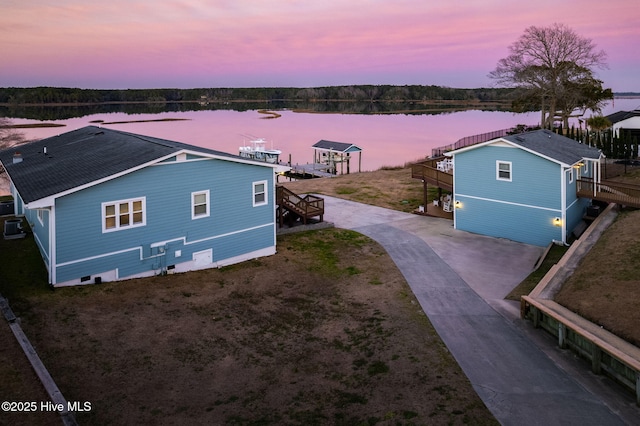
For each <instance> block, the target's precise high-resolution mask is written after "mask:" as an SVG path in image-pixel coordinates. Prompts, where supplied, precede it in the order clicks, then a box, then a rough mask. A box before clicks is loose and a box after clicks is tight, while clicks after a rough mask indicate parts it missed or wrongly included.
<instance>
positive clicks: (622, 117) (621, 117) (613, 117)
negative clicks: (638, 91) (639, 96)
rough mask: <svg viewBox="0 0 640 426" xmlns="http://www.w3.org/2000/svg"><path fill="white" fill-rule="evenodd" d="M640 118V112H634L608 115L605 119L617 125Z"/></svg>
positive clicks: (618, 112)
mask: <svg viewBox="0 0 640 426" xmlns="http://www.w3.org/2000/svg"><path fill="white" fill-rule="evenodd" d="M638 116H640V110H634V111H617V112H614V113H613V114H609V115H607V116H606V117H605V118H606V119H607V120H609V121H610V122H611V124H616V123H618V122H620V121H623V120H626V119H628V118H632V117H638Z"/></svg>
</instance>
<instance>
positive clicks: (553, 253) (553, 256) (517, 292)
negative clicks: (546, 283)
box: [505, 244, 569, 301]
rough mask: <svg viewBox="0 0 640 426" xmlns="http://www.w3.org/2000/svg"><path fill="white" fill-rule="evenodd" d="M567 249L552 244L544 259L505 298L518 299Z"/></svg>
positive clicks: (536, 282) (530, 288)
mask: <svg viewBox="0 0 640 426" xmlns="http://www.w3.org/2000/svg"><path fill="white" fill-rule="evenodd" d="M567 250H569V247H565V246H559V245H556V244H554V245H553V246H551V249H550V250H549V252H548V253H547V255H546V257H545V258H544V261H543V262H542V264H541V265H540V267H539V268H538V269H536V270H535V271H533V272H532V273H530V274H529V276H528V277H527V278H525V279H524V280H523V281H522V282H521V283H520V284H518V286H517V287H516V288H514V289H513V290H511V292H510V293H509V294H508V295H507V297H505V299H507V300H516V301H519V300H520V297H521V296H525V295H527V294H529V293H531V291H532V290H533V289H534V288H535V287H536V286H537V285H538V283H539V282H540V280H542V278H543V277H544V276H545V275H546V273H547V272H549V269H551V267H553V265H555V264H556V263H558V262H559V261H560V259H562V256H564V254H565V253H566V252H567Z"/></svg>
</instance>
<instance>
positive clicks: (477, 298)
mask: <svg viewBox="0 0 640 426" xmlns="http://www.w3.org/2000/svg"><path fill="white" fill-rule="evenodd" d="M323 198H324V199H325V220H326V221H329V222H333V223H334V224H335V226H336V227H340V228H347V229H353V230H355V231H358V232H360V233H362V234H365V235H367V236H369V237H371V238H373V239H374V240H376V241H378V242H379V243H380V244H381V245H382V246H383V247H384V248H385V249H386V250H387V252H388V253H389V255H390V256H391V257H392V259H393V260H394V262H395V263H396V265H397V266H398V268H399V269H400V271H401V272H402V274H403V275H404V277H405V279H406V280H407V282H408V283H409V285H410V286H411V289H412V290H413V292H414V294H415V296H416V298H417V299H418V301H419V302H420V304H421V306H422V308H423V310H424V312H425V313H426V314H427V316H428V317H429V319H430V321H431V323H432V324H433V326H434V327H435V329H436V331H437V332H438V334H439V335H440V337H441V338H442V340H443V342H444V343H445V344H446V346H447V348H448V349H449V351H450V352H451V353H452V354H453V356H454V358H455V359H456V361H457V362H458V364H459V365H460V367H461V368H462V370H463V371H464V373H465V374H466V375H467V377H468V378H469V380H470V381H471V384H472V385H473V387H474V389H475V390H476V392H477V393H478V395H479V396H480V398H482V400H483V401H484V403H485V404H486V405H487V407H488V408H489V410H491V412H492V413H493V415H494V416H495V417H496V419H497V420H498V421H499V422H500V423H501V424H503V425H522V424H528V425H534V424H539V425H618V424H620V425H622V424H633V423H635V422H634V421H633V420H636V421H637V420H638V419H639V418H640V417H635V418H634V416H635V415H636V414H637V413H638V411H635V410H634V408H630V407H625V410H623V411H624V412H623V413H621V412H620V410H619V409H618V408H619V406H620V405H616V403H614V404H607V403H606V402H607V401H605V400H603V398H602V395H600V394H594V393H593V392H592V390H591V389H589V386H585V385H584V383H585V382H584V380H583V379H582V378H578V379H576V377H575V374H577V373H576V371H577V370H576V369H573V370H572V371H571V373H572V374H570V373H569V372H568V370H567V369H563V368H561V366H562V362H558V359H557V357H554V356H553V355H552V356H551V357H550V354H549V350H551V351H553V349H552V348H551V349H550V348H549V345H548V343H549V342H542V343H541V341H540V338H539V336H538V334H537V333H541V332H536V333H535V336H536V337H533V338H532V336H533V335H534V333H531V331H530V330H529V331H527V326H526V324H523V323H524V321H523V320H520V318H519V303H518V302H509V301H505V300H504V296H505V295H506V294H508V292H509V291H510V290H511V289H512V288H513V287H515V286H516V285H517V284H518V283H519V282H520V281H522V279H524V278H525V277H526V276H527V275H528V274H529V273H530V271H531V270H532V268H533V266H534V264H535V263H536V261H537V259H538V258H539V256H540V255H541V254H542V251H543V249H542V248H540V247H534V246H530V245H526V244H520V243H515V242H512V241H508V240H503V239H496V238H490V237H484V236H480V235H475V234H470V233H466V232H463V231H457V230H455V229H453V223H452V221H450V220H446V219H439V218H432V217H425V216H418V215H412V214H408V213H402V212H397V211H393V210H388V209H383V208H379V207H372V206H367V205H363V204H359V203H354V202H350V201H345V200H341V199H337V198H333V197H326V196H323ZM545 345H546V350H543V349H545ZM552 358H556V359H552ZM586 368H588V367H586ZM580 374H582V373H580ZM613 398H616V395H613ZM622 405H624V404H622ZM611 407H613V409H612V408H611Z"/></svg>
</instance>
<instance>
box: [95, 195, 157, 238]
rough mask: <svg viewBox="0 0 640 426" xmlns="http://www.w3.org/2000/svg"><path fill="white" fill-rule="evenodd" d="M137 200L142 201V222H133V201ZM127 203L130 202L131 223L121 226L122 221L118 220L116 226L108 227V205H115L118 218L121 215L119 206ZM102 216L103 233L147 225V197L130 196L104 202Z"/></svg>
mask: <svg viewBox="0 0 640 426" xmlns="http://www.w3.org/2000/svg"><path fill="white" fill-rule="evenodd" d="M136 201H141V202H142V222H140V223H133V203H134V202H136ZM124 203H127V204H129V215H130V216H131V218H130V224H129V225H125V226H120V221H119V220H116V226H115V227H114V228H107V223H106V222H107V221H106V214H105V213H106V212H105V210H106V207H107V206H115V209H116V218H117V217H118V216H119V215H118V206H119V205H120V204H124ZM101 217H102V233H107V232H115V231H122V230H125V229H131V228H139V227H141V226H145V225H146V224H147V197H140V198H128V199H124V200H116V201H107V202H104V203H102V213H101Z"/></svg>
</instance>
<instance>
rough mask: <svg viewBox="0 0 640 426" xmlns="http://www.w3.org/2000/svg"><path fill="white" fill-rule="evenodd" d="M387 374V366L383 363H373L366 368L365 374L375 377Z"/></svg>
mask: <svg viewBox="0 0 640 426" xmlns="http://www.w3.org/2000/svg"><path fill="white" fill-rule="evenodd" d="M388 372H389V366H388V365H387V364H386V363H385V362H384V361H374V362H372V363H371V364H369V366H368V367H367V374H369V376H375V375H377V374H385V373H388Z"/></svg>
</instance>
